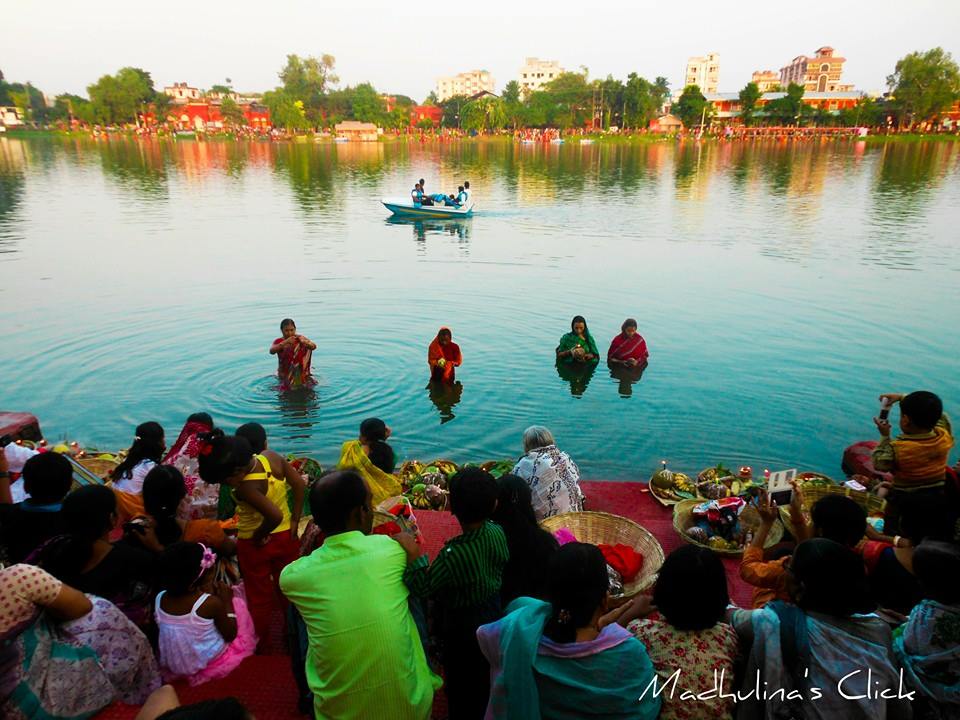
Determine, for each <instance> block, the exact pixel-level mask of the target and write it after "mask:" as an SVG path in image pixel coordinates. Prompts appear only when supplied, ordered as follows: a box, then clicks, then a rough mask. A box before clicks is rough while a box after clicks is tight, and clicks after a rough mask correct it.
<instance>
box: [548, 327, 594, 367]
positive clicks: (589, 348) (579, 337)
mask: <svg viewBox="0 0 960 720" xmlns="http://www.w3.org/2000/svg"><path fill="white" fill-rule="evenodd" d="M599 359H600V351H599V350H598V349H597V343H596V341H595V340H594V339H593V335H591V334H590V331H589V330H588V329H587V321H586V320H585V319H584V318H583V315H577V316H576V317H575V318H573V320H572V321H571V322H570V332H568V333H567V334H566V335H564V336H563V337H562V338H560V344H559V345H557V362H558V363H565V364H569V363H589V364H594V365H595V364H596V363H597V361H598V360H599Z"/></svg>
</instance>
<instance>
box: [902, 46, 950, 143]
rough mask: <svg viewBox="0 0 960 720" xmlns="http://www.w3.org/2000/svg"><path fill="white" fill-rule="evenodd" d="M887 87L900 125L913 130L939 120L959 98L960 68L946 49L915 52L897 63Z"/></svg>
mask: <svg viewBox="0 0 960 720" xmlns="http://www.w3.org/2000/svg"><path fill="white" fill-rule="evenodd" d="M887 85H888V86H889V87H890V90H891V91H892V93H893V97H894V100H893V104H894V108H895V109H896V111H897V114H898V116H899V118H900V121H901V122H906V124H907V126H908V127H912V126H913V124H914V123H915V122H925V121H931V120H936V118H937V116H938V115H939V114H940V113H941V112H943V111H944V110H946V109H947V108H949V107H950V106H951V105H952V104H953V103H954V101H956V100H957V99H958V98H960V68H958V67H957V63H956V62H954V60H953V57H952V56H951V55H950V53H948V52H944V50H943V48H939V47H937V48H933V49H932V50H927V51H926V52H923V53H921V52H913V53H910V54H909V55H906V56H905V57H902V58H900V60H898V61H897V64H896V67H895V68H894V71H893V74H892V75H888V76H887Z"/></svg>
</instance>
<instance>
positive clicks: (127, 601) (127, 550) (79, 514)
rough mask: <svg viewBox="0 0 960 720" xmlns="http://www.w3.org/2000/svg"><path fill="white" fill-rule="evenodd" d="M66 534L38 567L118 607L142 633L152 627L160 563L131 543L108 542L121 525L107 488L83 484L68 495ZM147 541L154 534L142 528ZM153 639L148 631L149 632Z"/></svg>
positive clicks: (46, 552)
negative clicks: (142, 630) (152, 609)
mask: <svg viewBox="0 0 960 720" xmlns="http://www.w3.org/2000/svg"><path fill="white" fill-rule="evenodd" d="M61 513H62V515H63V527H64V530H65V531H66V534H65V535H61V536H59V537H56V538H54V539H52V540H50V541H49V542H48V543H46V544H45V545H44V546H43V547H42V548H41V549H40V551H39V553H38V557H39V563H38V564H39V565H40V566H41V567H43V568H44V569H45V570H47V572H49V573H50V574H52V575H53V576H54V577H56V578H57V579H59V580H61V581H62V582H65V583H67V584H68V585H70V586H72V587H75V588H77V589H78V590H80V591H81V592H85V593H90V594H92V595H99V596H100V597H102V598H106V599H107V600H109V601H110V602H112V603H113V604H114V605H116V606H117V607H119V608H120V609H121V610H122V611H123V613H124V614H125V615H126V616H127V617H129V618H130V619H131V620H133V622H134V623H135V624H136V625H137V626H138V627H140V628H141V629H144V630H148V629H149V628H150V627H151V625H152V613H151V605H152V602H153V594H154V589H155V586H156V579H157V573H156V558H155V556H154V555H153V554H151V553H149V552H147V551H146V550H143V549H142V548H139V547H135V546H133V545H131V544H129V543H127V542H124V541H120V542H117V543H111V542H110V533H111V532H112V531H113V529H114V528H115V527H116V524H117V500H116V497H115V496H114V494H113V491H111V490H110V489H109V488H107V487H104V486H103V485H85V486H83V487H81V488H78V489H77V490H74V491H73V492H72V493H70V494H69V495H67V497H66V498H65V499H64V501H63V507H62V509H61ZM144 533H145V534H146V536H147V538H148V541H150V540H152V541H153V542H156V537H155V535H154V534H153V529H152V528H150V527H149V526H144ZM148 635H149V632H148Z"/></svg>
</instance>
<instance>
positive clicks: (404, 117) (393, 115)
mask: <svg viewBox="0 0 960 720" xmlns="http://www.w3.org/2000/svg"><path fill="white" fill-rule="evenodd" d="M411 107H412V106H410V105H397V106H396V107H395V108H394V109H393V110H391V111H390V113H389V114H388V115H387V117H386V120H385V124H386V126H387V127H389V128H393V129H394V130H403V128H405V127H407V126H408V125H409V124H410V108H411Z"/></svg>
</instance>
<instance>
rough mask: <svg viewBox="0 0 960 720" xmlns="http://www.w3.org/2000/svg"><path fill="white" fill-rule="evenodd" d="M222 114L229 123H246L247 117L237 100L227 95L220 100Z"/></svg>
mask: <svg viewBox="0 0 960 720" xmlns="http://www.w3.org/2000/svg"><path fill="white" fill-rule="evenodd" d="M220 114H221V115H222V116H223V119H224V121H225V122H226V123H227V124H228V125H246V123H247V119H246V118H245V117H244V116H243V110H241V109H240V106H239V105H237V103H236V101H235V100H234V99H233V98H231V97H229V96H227V97H225V98H223V100H221V101H220Z"/></svg>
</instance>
